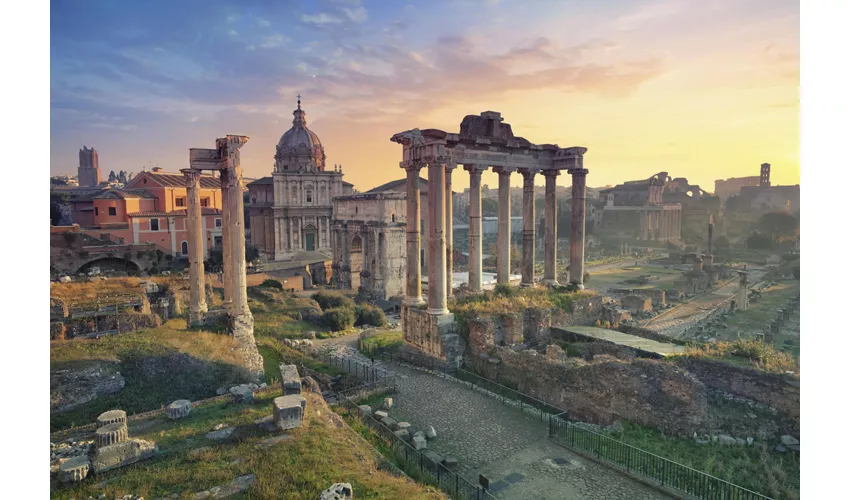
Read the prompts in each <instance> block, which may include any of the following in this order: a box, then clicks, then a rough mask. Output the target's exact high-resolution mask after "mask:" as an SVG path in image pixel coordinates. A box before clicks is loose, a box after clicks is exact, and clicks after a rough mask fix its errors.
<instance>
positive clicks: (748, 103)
mask: <svg viewBox="0 0 850 500" xmlns="http://www.w3.org/2000/svg"><path fill="white" fill-rule="evenodd" d="M799 22H800V14H799V2H797V1H790V0H716V1H712V2H696V1H693V0H660V1H653V0H644V1H637V0H563V1H561V0H539V1H538V0H523V1H508V0H501V1H500V0H480V1H479V0H476V1H473V0H449V1H441V0H429V1H428V2H405V1H404V0H400V1H399V0H394V1H369V0H319V1H303V2H302V1H290V0H269V1H261V0H239V1H238V2H236V1H232V0H230V1H222V0H180V1H173V0H172V1H170V2H166V1H162V0H146V1H144V2H140V1H139V2H132V1H130V0H120V1H106V0H53V1H51V16H50V35H51V37H50V69H51V72H50V94H51V95H50V110H51V112H50V114H51V120H50V142H51V144H50V145H51V148H50V163H51V165H50V170H51V174H53V175H58V174H71V173H76V168H77V165H78V151H79V149H80V148H81V147H82V146H83V145H88V146H92V145H94V146H95V147H96V148H97V151H98V154H99V161H100V168H101V171H102V173H103V174H104V175H106V174H107V173H108V172H109V171H110V170H115V171H116V172H118V171H119V170H127V171H134V172H135V171H139V170H141V169H142V167H143V166H148V167H150V166H154V165H159V166H161V167H162V168H163V169H164V170H166V171H177V170H179V169H181V168H186V167H187V166H188V165H187V164H188V150H189V148H212V147H213V146H214V143H215V139H216V138H217V137H222V136H224V135H227V134H237V135H247V136H249V137H250V140H249V142H248V143H247V144H246V145H245V146H244V147H243V148H242V153H241V159H242V167H243V170H244V175H245V176H246V177H254V178H258V177H262V176H266V175H270V174H271V171H272V168H273V162H274V159H273V157H274V152H275V145H276V144H277V142H278V140H279V139H280V136H281V135H282V134H283V133H284V132H286V131H287V130H288V129H289V128H290V127H291V126H292V118H293V117H292V111H293V110H294V109H295V104H296V95H297V94H300V95H301V96H302V107H303V109H304V110H305V111H306V112H307V121H308V127H309V128H310V129H311V130H313V131H314V132H315V133H316V134H318V136H319V138H320V139H321V141H322V144H323V145H324V147H325V153H326V154H327V164H328V166H329V167H330V166H331V165H334V164H341V165H342V166H343V172H344V173H345V180H347V181H349V182H352V183H353V184H354V185H355V188H356V189H358V190H361V191H365V190H367V189H369V188H371V187H374V186H376V185H379V184H382V183H384V182H388V181H391V180H394V179H399V178H402V177H403V176H404V172H403V170H401V169H400V168H399V161H400V160H401V152H402V151H401V146H400V145H398V144H395V143H392V142H390V137H391V136H392V135H393V134H395V133H397V132H401V131H404V130H409V129H412V128H420V129H425V128H437V129H441V130H445V131H447V132H457V131H458V130H459V127H460V122H461V120H462V119H463V117H464V116H466V115H469V114H475V115H477V114H479V113H481V112H482V111H488V110H492V111H499V112H501V114H502V117H503V118H504V121H505V123H509V124H510V125H511V126H512V129H513V132H514V134H515V135H517V136H521V137H525V138H526V139H528V140H530V141H531V142H533V143H537V144H545V143H552V144H558V145H559V146H561V147H570V146H584V147H586V148H588V152H587V153H586V154H585V157H584V161H585V168H587V169H589V171H590V173H589V175H588V180H587V183H588V185H589V186H595V187H599V186H605V185H613V184H617V183H621V182H623V181H626V180H636V179H643V178H648V177H650V176H651V175H653V174H655V173H658V172H662V171H666V172H668V173H669V174H670V175H672V176H673V177H687V178H688V179H689V181H690V182H691V184H699V185H700V186H701V187H703V189H706V190H708V191H713V189H714V180H715V179H726V178H729V177H742V176H753V175H758V174H759V165H760V164H761V163H764V162H768V163H770V164H771V165H772V169H771V170H772V176H771V180H772V183H773V184H774V185H777V184H797V183H799V182H800V181H799V179H800V169H799V80H800V76H799V70H800V63H799V46H800V36H799ZM512 177H513V179H512V183H513V185H517V186H519V185H521V183H522V180H521V176H519V175H515V176H512ZM537 177H538V179H537V183H538V184H541V185H542V184H543V179H542V176H537ZM496 179H497V177H496V175H495V174H493V173H486V174H485V175H484V178H483V182H484V183H485V184H489V185H490V186H491V187H495V186H496V185H497V180H496ZM453 181H454V188H455V190H459V189H463V188H465V187H468V185H469V182H468V176H467V175H464V173H463V172H461V171H456V173H455V175H454V176H453ZM569 183H570V181H569V176H566V175H565V176H561V177H559V180H558V184H559V185H569Z"/></svg>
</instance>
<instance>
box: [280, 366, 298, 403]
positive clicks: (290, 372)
mask: <svg viewBox="0 0 850 500" xmlns="http://www.w3.org/2000/svg"><path fill="white" fill-rule="evenodd" d="M280 382H281V385H282V388H283V395H284V396H292V395H298V394H301V377H300V376H299V375H298V367H296V366H295V365H280Z"/></svg>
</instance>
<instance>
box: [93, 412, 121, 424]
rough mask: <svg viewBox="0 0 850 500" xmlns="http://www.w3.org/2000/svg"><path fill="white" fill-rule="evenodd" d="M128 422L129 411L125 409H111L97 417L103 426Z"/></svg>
mask: <svg viewBox="0 0 850 500" xmlns="http://www.w3.org/2000/svg"><path fill="white" fill-rule="evenodd" d="M117 423H125V424H126V423H127V412H125V411H124V410H109V411H105V412H103V413H101V414H100V415H99V416H98V417H97V425H98V426H100V427H103V426H104V425H107V424H117Z"/></svg>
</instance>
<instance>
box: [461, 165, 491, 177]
mask: <svg viewBox="0 0 850 500" xmlns="http://www.w3.org/2000/svg"><path fill="white" fill-rule="evenodd" d="M488 168H489V167H485V166H484V165H479V164H477V163H466V164H464V165H463V169H464V170H466V171H467V172H469V175H481V173H482V172H485V171H487V169H488Z"/></svg>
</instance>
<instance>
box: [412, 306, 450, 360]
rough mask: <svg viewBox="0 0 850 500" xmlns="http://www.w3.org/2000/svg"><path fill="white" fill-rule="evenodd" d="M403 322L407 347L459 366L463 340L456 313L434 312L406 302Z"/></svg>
mask: <svg viewBox="0 0 850 500" xmlns="http://www.w3.org/2000/svg"><path fill="white" fill-rule="evenodd" d="M401 325H402V331H403V332H404V341H405V344H406V346H407V347H408V348H412V349H415V350H416V351H418V352H420V353H421V354H424V355H426V356H431V357H433V358H437V359H439V360H441V361H445V362H446V363H448V364H450V365H452V366H460V362H461V360H462V358H463V351H464V343H463V340H462V339H461V337H460V336H459V335H458V334H457V323H455V318H454V315H453V314H443V315H433V314H428V311H426V310H425V309H424V308H419V307H417V306H408V305H403V306H402V307H401Z"/></svg>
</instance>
